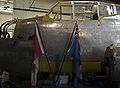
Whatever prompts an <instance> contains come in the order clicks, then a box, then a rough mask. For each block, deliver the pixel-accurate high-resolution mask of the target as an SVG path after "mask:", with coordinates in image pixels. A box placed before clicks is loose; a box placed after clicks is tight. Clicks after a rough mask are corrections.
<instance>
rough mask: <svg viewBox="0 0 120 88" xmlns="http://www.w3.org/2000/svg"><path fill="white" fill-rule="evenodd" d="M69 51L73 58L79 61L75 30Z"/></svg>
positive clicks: (77, 38) (78, 44)
mask: <svg viewBox="0 0 120 88" xmlns="http://www.w3.org/2000/svg"><path fill="white" fill-rule="evenodd" d="M69 53H70V55H71V56H72V57H73V58H74V59H75V60H77V61H80V42H79V35H78V33H77V32H76V33H75V36H74V39H73V43H72V46H71V48H70V50H69Z"/></svg>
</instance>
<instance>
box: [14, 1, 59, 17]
mask: <svg viewBox="0 0 120 88" xmlns="http://www.w3.org/2000/svg"><path fill="white" fill-rule="evenodd" d="M58 1H60V0H35V2H34V3H33V5H32V7H35V8H43V9H50V8H51V7H52V6H53V5H54V4H55V3H56V2H58ZM32 2H33V0H15V1H14V6H13V8H14V11H13V17H14V18H19V19H24V18H30V17H35V16H36V15H38V16H41V15H44V14H46V13H42V12H34V11H28V10H37V11H41V10H40V9H33V8H30V6H31V4H32ZM16 8H17V9H16ZM18 9H19V10H18ZM20 9H22V10H20ZM23 9H27V11H25V10H23ZM46 11H47V10H46Z"/></svg>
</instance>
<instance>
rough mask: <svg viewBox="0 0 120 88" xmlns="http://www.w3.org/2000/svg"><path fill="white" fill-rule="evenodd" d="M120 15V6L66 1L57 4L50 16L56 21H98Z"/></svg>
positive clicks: (96, 2)
mask: <svg viewBox="0 0 120 88" xmlns="http://www.w3.org/2000/svg"><path fill="white" fill-rule="evenodd" d="M115 14H120V5H117V4H113V3H106V2H99V1H64V2H58V3H56V4H55V5H54V6H53V7H52V8H51V10H50V11H49V13H48V15H49V16H50V17H52V18H54V19H61V20H64V19H67V20H72V19H73V20H98V19H99V17H101V16H110V15H115Z"/></svg>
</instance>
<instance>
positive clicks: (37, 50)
mask: <svg viewBox="0 0 120 88" xmlns="http://www.w3.org/2000/svg"><path fill="white" fill-rule="evenodd" d="M41 54H44V49H43V44H42V41H41V38H40V34H39V29H38V25H37V23H36V24H35V34H34V54H33V59H32V72H31V88H37V87H36V83H37V73H38V70H39V63H38V59H39V57H40V55H41Z"/></svg>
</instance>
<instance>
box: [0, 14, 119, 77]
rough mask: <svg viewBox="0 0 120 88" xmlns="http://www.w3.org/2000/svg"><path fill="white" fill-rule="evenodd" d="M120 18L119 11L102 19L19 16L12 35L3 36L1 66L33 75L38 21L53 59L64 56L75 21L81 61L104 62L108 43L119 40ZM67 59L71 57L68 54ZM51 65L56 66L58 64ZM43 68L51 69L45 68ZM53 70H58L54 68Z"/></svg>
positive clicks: (44, 41) (9, 70)
mask: <svg viewBox="0 0 120 88" xmlns="http://www.w3.org/2000/svg"><path fill="white" fill-rule="evenodd" d="M119 18H120V15H115V16H108V17H103V18H102V19H100V20H54V19H51V18H49V17H48V16H41V17H35V18H30V19H25V20H19V21H18V23H17V24H16V28H15V31H14V37H13V39H1V40H0V42H1V44H0V48H1V51H0V58H1V59H0V68H2V69H5V70H7V71H8V72H10V74H11V75H15V76H17V77H19V78H30V72H31V63H32V58H33V51H34V50H33V49H34V47H33V39H34V30H35V21H37V23H38V25H39V30H40V33H41V36H42V40H43V43H44V46H45V50H46V53H47V55H48V57H49V59H50V62H52V61H56V59H58V58H59V59H60V60H62V56H63V55H64V53H65V50H66V48H67V45H68V42H69V39H70V36H71V33H72V31H73V28H74V25H75V22H76V21H77V24H78V28H79V31H80V48H81V61H82V62H102V61H103V60H104V52H105V49H106V47H107V46H108V45H110V44H118V43H119V42H120V29H119V28H120V19H119ZM58 56H59V57H58ZM66 60H67V61H71V59H70V58H69V57H67V58H66ZM42 61H46V58H45V55H41V57H40V63H41V64H42ZM51 65H52V66H53V68H54V66H55V65H53V64H52V63H51ZM43 66H44V65H43ZM46 67H48V65H47V66H46ZM86 67H89V66H86ZM43 68H44V67H43ZM93 68H94V67H93ZM96 68H97V67H96ZM64 69H65V70H66V71H67V69H72V68H70V67H67V66H66V68H65V67H64ZM65 70H64V71H63V72H65ZM89 70H90V69H89ZM40 71H41V72H49V70H45V69H40ZM52 71H53V72H55V69H52ZM68 72H71V70H70V71H68Z"/></svg>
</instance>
